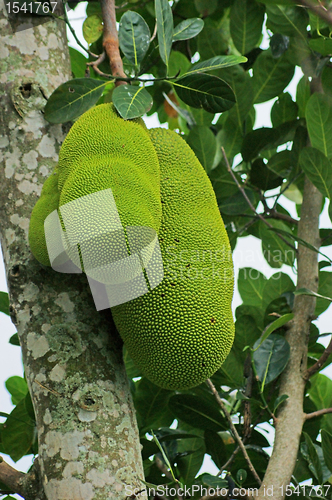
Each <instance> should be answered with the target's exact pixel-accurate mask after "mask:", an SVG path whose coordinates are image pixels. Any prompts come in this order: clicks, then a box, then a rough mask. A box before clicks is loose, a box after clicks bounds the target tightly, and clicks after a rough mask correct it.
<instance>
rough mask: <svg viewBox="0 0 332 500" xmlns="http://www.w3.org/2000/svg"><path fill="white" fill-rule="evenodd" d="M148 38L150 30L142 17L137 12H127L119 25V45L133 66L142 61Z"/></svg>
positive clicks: (147, 45)
mask: <svg viewBox="0 0 332 500" xmlns="http://www.w3.org/2000/svg"><path fill="white" fill-rule="evenodd" d="M150 38H151V33H150V28H149V26H148V25H147V24H146V22H145V20H144V19H143V17H142V16H141V15H140V14H138V13H137V12H134V11H131V10H127V12H125V13H124V14H123V16H122V17H121V20H120V24H119V44H120V49H121V50H122V52H123V53H124V55H125V56H126V58H127V59H128V60H129V61H130V62H131V63H132V64H133V65H134V66H138V64H139V63H140V62H141V61H142V60H143V59H144V56H145V54H146V52H147V50H148V48H149V45H150Z"/></svg>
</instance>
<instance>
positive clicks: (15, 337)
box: [9, 333, 21, 347]
mask: <svg viewBox="0 0 332 500" xmlns="http://www.w3.org/2000/svg"><path fill="white" fill-rule="evenodd" d="M9 343H10V344H11V345H17V346H19V347H20V346H21V344H20V341H19V339H18V335H17V333H14V335H12V336H11V337H10V339H9Z"/></svg>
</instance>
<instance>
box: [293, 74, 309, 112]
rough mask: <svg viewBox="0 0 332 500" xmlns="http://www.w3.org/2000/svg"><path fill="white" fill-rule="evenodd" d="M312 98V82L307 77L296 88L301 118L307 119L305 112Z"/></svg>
mask: <svg viewBox="0 0 332 500" xmlns="http://www.w3.org/2000/svg"><path fill="white" fill-rule="evenodd" d="M310 96H311V92H310V82H309V80H308V78H307V77H306V76H303V77H302V78H301V80H300V81H299V83H298V85H297V88H296V104H297V105H298V107H299V117H300V118H304V117H305V110H306V106H307V102H308V101H309V99H310Z"/></svg>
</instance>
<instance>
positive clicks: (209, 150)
mask: <svg viewBox="0 0 332 500" xmlns="http://www.w3.org/2000/svg"><path fill="white" fill-rule="evenodd" d="M187 143H188V144H189V146H190V147H191V149H192V150H193V151H194V153H195V155H196V156H197V158H198V159H199V161H200V162H201V164H202V165H203V167H204V169H205V170H206V172H209V171H210V170H211V168H212V165H213V160H214V157H215V155H216V149H217V142H216V138H215V135H214V133H213V132H212V130H210V128H209V127H197V126H196V127H194V128H192V129H191V131H190V133H189V135H188V137H187Z"/></svg>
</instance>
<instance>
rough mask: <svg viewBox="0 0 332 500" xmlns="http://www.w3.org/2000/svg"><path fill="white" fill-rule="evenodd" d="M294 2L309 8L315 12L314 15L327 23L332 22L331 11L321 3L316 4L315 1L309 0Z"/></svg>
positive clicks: (296, 0)
mask: <svg viewBox="0 0 332 500" xmlns="http://www.w3.org/2000/svg"><path fill="white" fill-rule="evenodd" d="M294 3H295V4H296V5H301V6H302V7H305V8H307V9H309V10H311V12H313V13H314V14H316V16H318V17H320V18H321V19H322V20H323V21H325V22H326V23H327V24H332V13H331V12H330V10H328V9H327V8H326V7H324V5H322V4H321V3H320V4H319V5H317V4H316V3H315V4H314V3H312V2H311V1H310V0H295V2H294Z"/></svg>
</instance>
